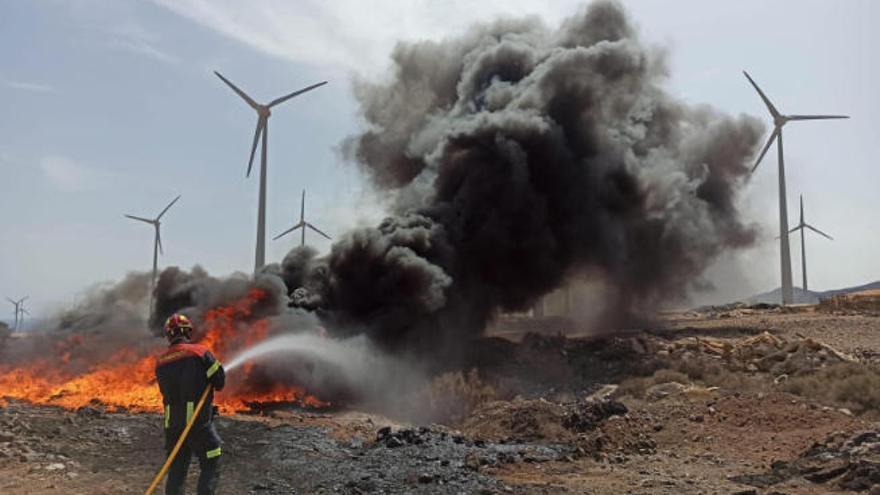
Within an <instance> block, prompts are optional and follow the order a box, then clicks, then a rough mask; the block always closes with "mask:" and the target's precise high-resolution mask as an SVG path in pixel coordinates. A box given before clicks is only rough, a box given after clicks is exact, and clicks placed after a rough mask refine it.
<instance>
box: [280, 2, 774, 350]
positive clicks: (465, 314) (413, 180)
mask: <svg viewBox="0 0 880 495" xmlns="http://www.w3.org/2000/svg"><path fill="white" fill-rule="evenodd" d="M392 58H393V67H394V69H393V73H392V74H391V75H390V77H389V79H388V80H386V81H382V82H365V81H359V82H357V83H356V84H355V92H356V96H357V99H358V101H359V102H360V104H361V107H362V113H363V117H364V119H365V120H366V123H367V129H368V130H366V131H365V132H364V133H362V134H360V135H357V136H353V137H351V138H350V139H349V140H348V141H347V142H346V143H345V146H344V147H345V149H346V150H347V152H348V154H349V156H350V157H351V158H352V159H353V160H354V161H355V162H356V163H357V164H358V165H359V166H360V168H361V169H362V170H363V171H364V173H365V174H366V176H367V177H369V179H370V180H371V182H372V183H373V184H374V186H375V187H376V188H378V189H379V190H381V191H384V192H385V193H386V194H388V195H389V196H391V197H393V206H392V216H390V217H389V218H387V219H386V220H385V221H384V222H382V224H381V225H379V226H378V227H375V228H362V229H358V230H355V231H353V232H350V233H348V234H347V235H345V236H343V237H342V239H341V240H339V241H338V242H337V243H336V244H335V245H334V246H333V248H332V251H331V253H330V254H329V256H327V257H326V258H324V259H317V258H316V257H315V256H314V255H313V253H306V252H301V251H300V252H295V253H291V255H289V256H288V257H287V259H286V260H285V261H284V263H283V264H282V265H283V272H284V273H285V274H287V275H286V276H285V280H286V281H287V282H288V284H291V283H292V284H293V285H292V286H289V288H290V289H291V290H293V289H294V288H296V287H300V286H302V287H304V289H300V295H301V296H302V297H301V298H300V299H301V300H303V301H306V302H307V305H308V306H310V307H319V308H321V310H322V311H323V315H324V318H325V319H326V320H327V321H329V322H331V323H332V324H331V327H332V328H335V329H336V330H337V331H339V332H342V333H351V332H355V333H360V332H366V333H368V334H369V335H370V336H372V337H373V338H374V339H375V340H377V341H379V342H381V343H383V344H386V345H392V346H395V345H408V343H411V342H423V343H430V344H431V345H433V344H435V343H436V342H437V340H438V337H446V336H450V335H456V334H458V335H473V334H475V333H477V332H479V331H481V330H482V329H483V328H484V327H485V325H486V322H487V320H488V319H489V318H491V317H492V315H493V314H495V312H496V311H498V310H518V309H523V308H527V307H529V306H530V305H531V304H533V303H534V302H535V301H536V299H537V298H539V297H540V296H542V295H543V294H545V293H547V292H549V291H551V290H552V289H554V288H556V287H558V286H559V285H560V284H562V283H563V282H564V281H565V279H566V277H568V276H572V275H573V274H575V273H583V272H592V273H599V274H601V276H602V279H603V280H604V281H605V283H606V284H608V285H609V289H610V290H609V292H610V293H612V294H614V297H613V298H611V301H610V303H609V305H608V307H606V308H605V316H606V318H607V319H606V322H608V323H621V322H623V321H625V320H626V318H629V317H632V316H636V315H639V314H649V313H650V311H652V310H653V309H656V307H657V306H658V305H659V304H661V303H663V302H664V301H669V300H671V299H676V298H679V297H683V296H684V295H685V294H686V292H687V291H688V289H689V288H691V287H692V286H694V284H696V283H698V282H699V281H700V276H701V274H702V273H703V271H704V269H705V268H706V267H707V266H708V264H709V263H710V262H711V261H712V260H713V259H714V258H715V257H716V256H718V255H719V254H720V253H722V252H723V251H725V250H728V249H736V248H742V247H745V246H748V245H750V244H751V243H752V242H753V241H754V239H755V231H754V227H753V226H752V225H750V224H748V223H747V222H745V221H744V220H743V218H742V217H741V216H740V213H739V212H738V211H737V208H736V203H737V197H738V194H739V191H740V189H741V188H742V186H743V184H744V182H745V180H746V177H747V175H748V166H747V161H748V159H749V158H750V157H751V156H752V155H753V153H754V150H755V147H756V145H757V144H759V143H758V139H759V138H760V135H761V133H762V131H763V128H762V126H761V125H760V123H759V122H758V121H757V120H755V119H754V118H751V117H747V116H739V117H731V116H728V115H724V114H722V113H720V112H718V111H715V110H713V109H712V108H710V107H708V106H689V105H687V104H685V103H683V102H681V101H678V100H676V99H675V98H673V97H672V96H671V95H670V94H669V93H668V92H667V91H666V90H665V89H664V87H663V85H664V83H665V81H666V77H667V67H666V63H665V59H664V54H663V53H662V51H660V50H656V49H653V48H651V47H649V46H646V45H645V44H643V43H642V42H641V41H640V40H639V38H638V35H637V33H636V32H635V30H634V28H633V26H632V24H631V23H630V21H629V20H628V18H627V15H626V13H625V12H624V10H623V8H622V7H621V6H620V5H619V4H618V3H616V2H609V1H599V2H595V3H593V4H591V5H590V6H589V7H587V8H585V9H584V10H582V11H581V12H579V13H578V14H576V15H574V16H573V17H571V18H569V19H567V20H566V21H564V22H563V23H562V25H561V26H560V27H559V28H558V29H551V28H549V27H547V26H546V25H544V24H543V23H542V22H541V21H539V20H537V19H534V18H527V19H503V20H497V21H494V22H492V23H489V24H484V25H478V26H475V27H473V28H472V29H471V30H470V31H469V32H468V33H466V34H464V35H463V36H461V37H459V38H455V39H448V40H445V41H441V42H432V41H424V42H418V43H401V44H399V45H398V46H397V47H396V49H395V50H394V53H393V55H392ZM440 340H442V339H440Z"/></svg>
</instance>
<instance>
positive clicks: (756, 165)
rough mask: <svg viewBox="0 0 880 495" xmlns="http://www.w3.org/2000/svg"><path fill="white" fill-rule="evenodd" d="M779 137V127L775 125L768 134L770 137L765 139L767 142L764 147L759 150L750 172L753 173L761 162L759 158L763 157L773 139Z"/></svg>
mask: <svg viewBox="0 0 880 495" xmlns="http://www.w3.org/2000/svg"><path fill="white" fill-rule="evenodd" d="M778 137H779V128H778V127H776V128H774V129H773V132H772V133H771V134H770V137H769V138H768V139H767V144H765V145H764V149H762V150H761V154H760V155H758V159H757V160H755V165H754V166H753V167H752V172H753V173H754V171H755V169H756V168H758V165H760V164H761V160H763V159H764V155H766V154H767V150H769V149H770V145H771V144H773V141H775V140H776V138H778Z"/></svg>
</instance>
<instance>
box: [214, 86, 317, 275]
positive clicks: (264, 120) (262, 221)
mask: <svg viewBox="0 0 880 495" xmlns="http://www.w3.org/2000/svg"><path fill="white" fill-rule="evenodd" d="M214 74H216V75H217V77H219V78H220V80H222V81H223V82H224V83H226V85H227V86H229V87H230V88H232V90H233V91H235V93H236V94H237V95H238V96H240V97H241V98H242V99H243V100H244V101H245V102H247V104H248V105H250V107H251V108H253V109H254V110H255V111H256V112H257V129H256V130H255V131H254V143H253V145H251V157H250V160H248V168H247V174H245V176H246V177H250V175H251V168H252V167H253V165H254V154H255V153H256V151H257V142H259V141H260V137H262V145H261V146H260V200H259V208H258V210H257V250H256V255H255V260H254V272H257V271H258V270H259V269H260V268H262V266H263V265H265V264H266V152H267V146H268V134H269V116H270V115H272V110H271V109H272V107H274V106H275V105H279V104H281V103H284V102H285V101H287V100H289V99H291V98H293V97H294V96H297V95H301V94H303V93H305V92H307V91H311V90H313V89H315V88H317V87H319V86H323V85H325V84H327V81H322V82H319V83H317V84H312V85H311V86H306V87H305V88H302V89H300V90H297V91H294V92H293V93H290V94H288V95H285V96H281V97H279V98H275V99H274V100H272V101H270V102H269V103H268V104H266V105H262V104H260V103H257V102H256V101H254V99H253V98H251V97H250V96H248V95H247V93H245V92H244V91H242V90H241V89H239V88H238V87H237V86H236V85H235V84H232V82H231V81H229V80H228V79H226V78H225V77H223V76H222V75H221V74H220V73H219V72H217V71H214Z"/></svg>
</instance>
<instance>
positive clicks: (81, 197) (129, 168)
mask: <svg viewBox="0 0 880 495" xmlns="http://www.w3.org/2000/svg"><path fill="white" fill-rule="evenodd" d="M624 3H625V4H626V5H627V7H628V9H629V10H630V12H631V14H632V15H633V17H634V18H635V20H636V22H637V24H638V25H639V26H640V28H641V31H642V36H643V38H644V39H645V40H647V41H648V42H650V43H652V44H656V45H657V46H658V47H660V48H662V49H664V50H666V51H667V52H668V56H669V60H670V66H671V77H670V80H669V82H668V88H669V90H670V91H671V92H673V93H675V94H677V95H679V96H680V97H681V98H683V99H685V100H687V101H689V102H691V103H709V104H711V105H713V106H716V107H718V108H720V109H722V110H725V111H727V112H731V113H741V112H745V113H750V114H753V115H756V116H759V117H761V118H762V119H764V120H765V121H766V122H768V124H769V118H768V116H767V115H766V111H765V109H764V108H763V105H762V104H761V102H760V100H759V99H758V97H757V95H756V94H755V93H754V92H753V91H752V90H751V88H750V87H749V86H748V84H747V82H746V80H745V78H744V77H743V76H742V74H741V70H742V69H747V70H749V71H750V73H751V74H752V75H753V76H754V77H755V78H756V80H757V81H758V83H759V84H761V86H762V87H763V88H764V90H765V91H766V92H767V93H768V94H769V96H770V97H771V98H772V99H773V100H774V102H775V103H776V105H777V107H779V108H780V110H781V111H783V112H790V113H846V114H850V115H852V116H853V118H852V119H851V120H849V121H835V122H816V123H814V122H806V123H793V124H791V125H789V126H788V127H786V134H785V145H786V163H787V175H788V179H789V184H788V192H789V203H790V205H791V207H790V210H789V212H790V215H789V216H790V218H791V222H795V221H796V218H795V217H796V210H795V205H796V202H797V195H798V194H801V193H802V194H804V195H805V197H806V205H807V216H808V221H810V222H811V223H813V224H814V225H816V226H817V227H819V228H820V229H822V230H824V231H826V232H828V233H830V234H831V235H833V236H834V237H835V239H836V240H835V241H834V242H828V241H825V240H824V239H822V238H819V237H810V238H808V257H809V261H810V268H811V269H810V281H811V286H812V287H815V288H832V287H838V286H845V285H851V284H857V283H862V282H866V281H869V280H876V279H880V256H877V255H876V251H877V248H878V247H880V231H878V230H877V229H876V227H877V225H878V220H880V215H878V213H877V211H878V210H877V207H876V202H877V187H878V184H880V166H878V164H877V160H876V157H877V155H878V152H877V151H876V149H877V147H876V143H878V142H880V125H878V123H877V121H875V118H877V116H880V96H878V90H877V88H880V60H878V58H877V57H876V47H877V46H880V34H878V30H877V29H876V25H877V24H878V23H880V4H878V3H876V2H872V1H870V0H860V1H859V0H851V1H846V2H819V1H795V0H791V1H777V2H763V1H758V0H754V1H739V2H726V3H721V2H703V1H698V0H693V1H691V0H688V1H678V2H674V3H672V2H665V1H659V0H650V1H649V0H644V1H630V2H624ZM365 5H367V4H364V3H363V2H355V1H353V0H337V1H334V2H317V1H302V2H287V1H282V0H259V1H254V2H241V1H234V0H215V1H210V2H208V1H203V0H152V1H135V0H116V1H98V0H71V1H54V0H34V1H31V0H0V169H2V171H3V180H2V181H0V219H2V232H3V234H2V242H0V295H9V296H12V297H18V296H19V295H25V294H29V295H30V296H31V300H32V303H31V308H32V312H34V313H35V314H37V313H43V314H45V313H48V312H50V311H52V310H54V309H57V308H58V307H60V306H61V305H65V304H69V303H71V302H73V301H75V299H76V297H77V294H80V293H81V291H82V289H83V288H84V287H87V286H89V285H92V284H95V283H98V282H102V281H110V280H118V279H119V278H121V277H122V276H123V275H124V274H125V273H126V272H127V271H129V270H136V269H148V268H149V266H150V263H151V256H152V244H151V242H152V232H151V231H150V228H149V226H147V225H143V224H139V223H136V222H132V221H130V220H127V219H125V218H123V217H122V214H123V213H131V214H135V215H141V216H154V215H155V214H156V213H158V212H159V210H161V209H162V207H163V206H164V205H165V204H166V203H167V202H168V201H170V200H171V199H172V198H173V197H174V196H176V195H177V194H182V195H183V198H182V199H181V200H180V202H179V203H178V204H177V205H175V207H174V208H173V209H172V210H171V211H170V212H169V213H168V215H167V217H166V219H165V222H164V224H163V241H164V244H165V256H163V257H162V258H160V265H168V264H175V265H180V266H184V267H189V266H191V265H193V264H195V263H199V264H202V265H203V266H205V267H206V268H207V269H208V270H209V271H211V272H212V273H217V274H224V273H231V272H233V271H235V270H242V271H249V270H250V269H251V266H252V263H253V243H254V236H255V217H256V214H255V208H256V193H257V181H256V177H255V176H252V177H251V178H250V179H245V177H244V174H245V169H246V160H247V154H248V147H249V144H250V143H249V142H250V139H251V137H252V135H253V127H254V124H255V121H256V116H255V114H254V112H253V111H252V110H251V109H250V108H248V107H247V106H246V105H245V104H244V103H243V102H242V101H241V100H239V99H238V98H237V97H236V96H235V95H234V94H232V93H231V92H230V91H229V90H228V89H227V88H226V87H224V86H223V85H222V83H221V82H220V81H219V80H217V79H216V78H215V77H214V75H213V74H212V73H211V71H212V70H215V69H217V70H220V71H221V72H223V73H224V74H225V75H226V76H227V77H229V78H230V79H232V80H233V81H235V82H236V83H237V84H239V85H240V86H241V87H243V88H244V89H245V90H246V91H248V92H249V93H250V94H251V95H253V96H254V97H255V98H257V99H258V100H269V99H271V98H275V97H276V96H280V95H281V94H284V93H286V92H289V91H292V90H295V89H298V88H300V87H303V86H306V85H308V84H311V83H314V82H317V81H321V80H329V81H330V83H329V84H328V85H327V86H324V87H322V88H320V89H317V90H315V91H313V92H311V93H308V94H306V95H303V96H301V97H298V98H296V99H294V100H291V101H289V102H288V103H286V104H284V105H282V106H281V107H278V108H277V109H276V110H275V111H274V112H273V115H272V118H271V121H270V134H269V174H270V175H269V179H270V184H269V202H268V204H269V209H268V221H267V229H268V232H269V234H270V235H274V234H276V233H278V232H281V231H282V230H285V229H286V228H287V227H289V226H290V224H291V222H292V221H293V220H294V218H295V217H296V216H297V215H298V207H299V206H298V203H299V194H300V190H301V189H302V188H306V189H308V191H309V193H308V194H309V197H308V200H307V205H306V206H307V216H308V217H310V219H311V221H312V222H313V223H315V224H316V225H318V226H319V227H321V228H322V229H323V230H325V231H326V232H328V233H330V234H331V235H334V234H338V233H341V232H343V231H344V230H346V229H348V228H351V227H352V226H355V225H358V224H363V223H373V222H375V221H376V219H378V218H379V217H380V216H381V212H382V208H381V203H382V201H381V198H377V197H376V196H375V195H374V194H373V193H371V192H370V191H369V190H368V189H367V188H366V187H365V186H364V184H363V181H362V180H361V178H360V176H359V174H358V173H357V170H356V168H355V167H354V166H353V165H352V164H350V163H346V162H345V160H344V159H343V158H342V156H341V155H340V154H339V152H338V145H339V143H340V141H341V140H343V139H344V138H345V137H346V136H349V135H351V134H352V133H354V132H357V130H358V129H359V128H360V126H361V121H360V119H359V117H358V108H357V105H356V102H355V101H354V99H353V97H352V96H351V80H352V78H353V77H365V78H371V79H375V78H381V77H382V75H383V73H384V71H385V69H386V68H387V63H388V54H389V52H390V50H391V48H392V47H393V45H394V43H395V42H396V40H399V39H405V40H415V39H425V38H427V39H440V38H442V37H445V36H453V35H455V34H456V33H459V32H461V31H462V30H464V29H465V27H466V26H467V25H469V24H470V23H472V22H474V21H479V20H481V19H487V18H491V17H493V16H495V15H499V14H503V15H537V16H540V17H542V18H544V19H545V20H546V22H548V23H549V24H551V25H552V24H555V23H556V22H558V21H559V20H560V19H562V18H563V17H565V16H567V15H569V14H570V13H572V12H574V11H575V9H577V8H578V6H579V5H580V3H579V2H574V1H569V0H555V1H549V2H548V1H531V0H507V1H504V2H501V1H485V2H478V3H474V2H464V1H460V0H450V1H447V2H434V1H429V0H416V1H411V0H410V1H399V2H392V1H387V0H377V1H376V2H370V4H369V5H370V7H369V8H365ZM768 156H769V155H768ZM771 158H773V157H771ZM775 187H776V171H775V160H773V159H770V160H767V161H766V162H765V163H764V164H762V165H761V167H760V168H759V169H758V171H757V172H756V174H755V176H754V180H753V181H752V183H751V184H750V185H749V188H748V191H747V193H746V195H745V196H744V198H743V205H742V207H743V210H744V211H745V212H747V214H748V216H749V218H751V219H753V220H754V221H755V222H758V223H759V224H761V225H762V226H765V227H766V228H765V234H764V239H763V240H762V242H761V243H760V244H759V245H758V246H757V247H756V248H754V249H752V250H749V251H748V252H744V253H738V254H737V255H735V256H730V257H727V258H726V259H724V260H722V262H721V263H719V265H718V266H717V267H713V268H712V269H710V271H709V272H708V275H709V277H710V278H712V280H713V282H715V285H716V286H718V288H719V290H718V292H717V293H716V294H715V295H714V296H712V297H714V298H725V297H734V296H735V295H736V294H739V295H743V294H742V293H743V292H748V290H751V289H754V290H764V289H767V288H770V287H773V286H776V285H778V254H777V250H776V246H777V244H776V242H775V241H774V240H773V237H774V236H775V230H776V229H777V228H778V227H777V217H776V215H777V213H776V195H775ZM312 241H313V242H314V244H315V245H316V247H318V248H319V249H322V250H326V249H327V248H328V246H329V243H328V242H326V241H323V240H322V239H319V238H317V237H313V238H312ZM294 242H295V239H294V238H289V239H286V240H284V241H276V242H271V241H269V249H268V252H267V258H268V259H269V260H279V259H280V258H281V257H282V256H283V254H284V253H285V252H286V251H287V250H288V249H289V248H290V246H291V245H292V243H294ZM792 243H793V246H794V247H797V246H799V239H798V238H796V237H793V238H792ZM799 259H800V255H799V249H794V248H793V265H794V273H795V280H796V281H797V282H799V281H800V272H799V268H798V267H799V266H800V262H799ZM737 267H740V268H741V269H738V268H737ZM746 268H748V269H746ZM9 310H10V311H9V312H10V313H11V306H10V307H9ZM5 314H6V312H5V311H3V310H0V315H5Z"/></svg>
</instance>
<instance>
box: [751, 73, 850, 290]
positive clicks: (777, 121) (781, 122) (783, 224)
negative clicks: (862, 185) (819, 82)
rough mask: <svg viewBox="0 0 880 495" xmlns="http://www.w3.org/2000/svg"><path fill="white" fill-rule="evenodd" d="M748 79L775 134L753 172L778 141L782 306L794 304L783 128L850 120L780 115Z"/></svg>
mask: <svg viewBox="0 0 880 495" xmlns="http://www.w3.org/2000/svg"><path fill="white" fill-rule="evenodd" d="M743 74H745V76H746V78H747V79H748V80H749V82H750V83H751V84H752V86H753V87H754V88H755V91H757V92H758V95H759V96H760V97H761V100H763V101H764V105H766V106H767V110H768V111H769V112H770V115H771V116H772V117H773V132H772V133H771V134H770V138H769V139H767V144H765V145H764V148H763V149H762V150H761V154H760V155H758V159H757V160H755V165H754V166H753V167H752V172H754V171H755V169H757V168H758V165H759V164H760V163H761V159H763V158H764V155H765V154H767V150H768V149H770V145H771V144H773V141H774V140H775V141H776V150H777V153H778V156H779V251H780V258H781V269H782V304H791V303H792V302H794V289H793V287H792V282H791V249H790V246H789V243H788V205H787V203H786V198H785V162H784V159H783V153H782V127H783V126H785V124H787V123H788V122H790V121H793V120H824V119H848V118H849V116H847V115H783V114H782V113H780V112H779V111H778V110H777V109H776V107H775V106H773V103H771V102H770V99H769V98H767V95H765V94H764V92H763V91H761V88H759V87H758V84H757V83H755V81H754V80H753V79H752V77H751V76H749V73H748V72H746V71H743Z"/></svg>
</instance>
